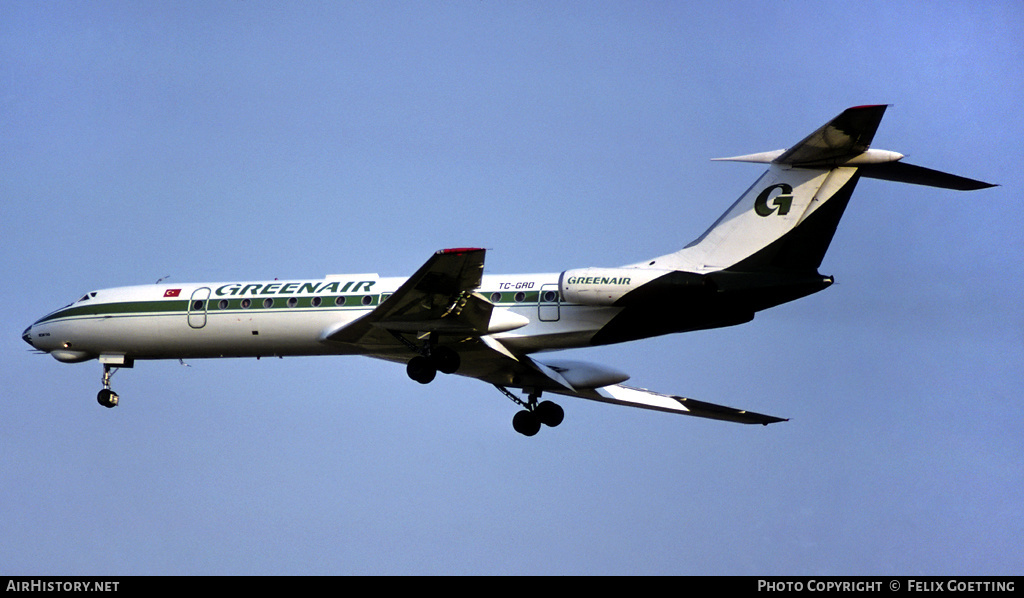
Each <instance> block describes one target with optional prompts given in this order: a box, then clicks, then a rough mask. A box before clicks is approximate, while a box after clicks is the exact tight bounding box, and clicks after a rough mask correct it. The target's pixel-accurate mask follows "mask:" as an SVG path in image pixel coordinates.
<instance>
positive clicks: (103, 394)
mask: <svg viewBox="0 0 1024 598" xmlns="http://www.w3.org/2000/svg"><path fill="white" fill-rule="evenodd" d="M116 371H117V368H114V369H111V367H110V364H106V363H105V364H103V390H101V391H100V392H99V394H97V395H96V402H98V403H99V404H100V405H103V406H104V407H106V408H108V409H110V408H113V407H117V402H118V400H120V397H118V396H117V393H116V392H114V391H112V390H110V378H111V377H112V376H113V375H114V372H116Z"/></svg>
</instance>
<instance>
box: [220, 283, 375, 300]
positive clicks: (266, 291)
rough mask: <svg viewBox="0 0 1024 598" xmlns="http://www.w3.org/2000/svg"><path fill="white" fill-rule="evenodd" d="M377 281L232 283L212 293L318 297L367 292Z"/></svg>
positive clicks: (221, 295)
mask: <svg viewBox="0 0 1024 598" xmlns="http://www.w3.org/2000/svg"><path fill="white" fill-rule="evenodd" d="M376 282H377V281H375V280H359V281H355V280H350V281H348V282H345V283H344V284H343V283H342V281H340V280H333V281H324V280H318V281H315V282H254V283H240V282H233V283H231V284H226V285H222V286H219V287H217V290H215V291H214V294H216V295H217V296H218V297H223V296H225V295H231V296H236V295H320V294H323V293H358V292H359V291H360V290H362V291H365V292H369V291H370V287H372V286H373V285H374V284H375V283H376Z"/></svg>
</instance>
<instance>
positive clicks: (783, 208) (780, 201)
mask: <svg viewBox="0 0 1024 598" xmlns="http://www.w3.org/2000/svg"><path fill="white" fill-rule="evenodd" d="M775 189H779V190H780V191H782V192H781V193H779V194H778V195H776V196H775V198H774V199H773V200H772V206H769V205H768V196H769V195H770V194H771V192H772V191H774V190H775ZM792 205H793V187H792V186H790V185H787V184H786V183H778V184H775V185H772V186H771V187H767V188H765V190H764V191H762V192H761V194H760V195H758V196H757V199H756V200H754V211H755V212H757V215H758V216H771V215H772V214H774V213H775V211H776V210H778V213H779V216H785V215H786V214H788V213H789V208H790V207H791V206H792Z"/></svg>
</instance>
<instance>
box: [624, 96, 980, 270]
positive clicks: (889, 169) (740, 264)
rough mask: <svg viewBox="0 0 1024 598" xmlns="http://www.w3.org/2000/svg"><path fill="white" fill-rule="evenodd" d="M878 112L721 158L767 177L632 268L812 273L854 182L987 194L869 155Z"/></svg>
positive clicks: (894, 156) (856, 112)
mask: <svg viewBox="0 0 1024 598" xmlns="http://www.w3.org/2000/svg"><path fill="white" fill-rule="evenodd" d="M885 109H886V106H858V107H855V108H849V109H847V110H844V111H843V112H842V113H841V114H840V115H839V116H836V117H835V118H833V119H832V120H830V121H829V122H828V123H826V124H825V125H824V126H822V127H821V128H819V129H818V130H817V131H815V132H814V133H811V134H810V135H809V136H807V137H806V138H804V139H803V140H802V141H800V143H797V144H796V145H794V146H793V147H791V148H789V149H786V150H776V151H772V152H763V153H758V154H750V155H746V156H736V157H733V158H721V159H722V160H731V161H741V162H756V163H763V164H768V171H767V172H765V173H764V174H763V175H761V178H759V179H758V180H757V182H755V183H754V184H753V185H752V186H751V187H750V188H749V189H747V191H746V192H745V193H744V194H743V195H742V196H741V197H740V198H739V199H738V200H737V201H736V203H734V204H733V205H732V206H731V207H730V208H729V210H728V211H726V213H725V214H723V215H722V217H720V218H719V219H718V220H717V221H716V222H715V223H714V224H713V225H712V226H711V228H709V229H708V230H707V231H706V232H705V233H704V234H703V235H701V236H700V237H698V238H697V239H696V240H694V241H693V242H692V243H690V244H689V245H687V246H686V247H685V248H683V249H681V250H679V251H677V252H675V253H671V254H668V255H664V256H661V257H658V258H656V259H654V260H650V261H648V262H644V263H641V264H635V266H637V267H646V268H660V269H672V270H684V271H688V272H697V273H707V272H716V271H719V270H730V271H734V272H757V271H766V270H769V271H789V272H800V273H813V272H817V269H818V267H819V266H820V265H821V261H822V259H823V258H824V256H825V252H826V251H827V250H828V247H829V244H830V243H831V241H832V237H833V235H834V234H835V230H836V227H837V226H838V225H839V220H840V218H842V215H843V211H844V210H845V209H846V205H847V203H848V202H849V200H850V196H851V195H852V194H853V190H854V188H855V187H856V185H857V181H858V180H860V178H861V177H862V176H865V177H871V178H880V179H886V180H892V181H898V182H906V183H914V184H923V185H931V186H936V187H945V188H949V189H963V190H969V189H982V188H985V187H991V186H992V185H990V184H988V183H983V182H981V181H974V180H971V179H966V178H963V177H958V176H955V175H951V174H947V173H942V172H938V171H934V170H929V169H926V168H921V167H919V166H913V165H910V164H905V163H902V162H899V161H900V160H901V159H902V158H903V155H902V154H898V153H896V152H891V151H885V150H877V149H871V147H870V146H871V142H872V141H873V140H874V136H875V131H877V129H878V125H879V123H880V122H881V120H882V116H883V115H884V114H885Z"/></svg>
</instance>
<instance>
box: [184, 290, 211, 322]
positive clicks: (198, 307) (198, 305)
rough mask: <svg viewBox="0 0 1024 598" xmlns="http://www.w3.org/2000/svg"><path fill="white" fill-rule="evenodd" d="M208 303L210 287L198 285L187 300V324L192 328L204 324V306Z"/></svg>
mask: <svg viewBox="0 0 1024 598" xmlns="http://www.w3.org/2000/svg"><path fill="white" fill-rule="evenodd" d="M209 303H210V287H199V288H198V289H196V290H195V291H193V293H192V297H191V298H190V299H189V301H188V325H189V326H190V327H192V328H197V329H198V328H202V327H203V326H206V308H207V307H208V306H209Z"/></svg>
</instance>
